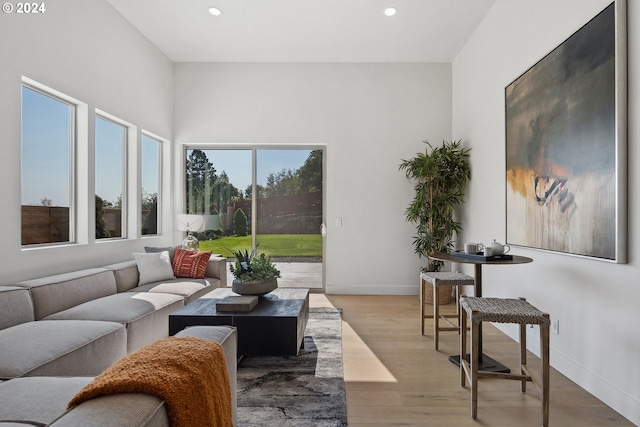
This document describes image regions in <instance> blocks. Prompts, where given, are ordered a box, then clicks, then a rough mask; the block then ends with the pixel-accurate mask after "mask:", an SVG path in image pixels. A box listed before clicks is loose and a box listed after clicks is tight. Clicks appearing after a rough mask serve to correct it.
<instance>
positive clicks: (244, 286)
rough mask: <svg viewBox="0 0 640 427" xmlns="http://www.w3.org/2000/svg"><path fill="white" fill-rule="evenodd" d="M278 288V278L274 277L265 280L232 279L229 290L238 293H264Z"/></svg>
mask: <svg viewBox="0 0 640 427" xmlns="http://www.w3.org/2000/svg"><path fill="white" fill-rule="evenodd" d="M277 288H278V279H276V278H274V279H271V280H269V281H267V282H241V281H239V280H237V279H234V281H233V283H232V284H231V290H232V291H233V292H235V293H236V294H240V295H257V296H261V295H265V294H268V293H269V292H271V291H273V290H275V289H277Z"/></svg>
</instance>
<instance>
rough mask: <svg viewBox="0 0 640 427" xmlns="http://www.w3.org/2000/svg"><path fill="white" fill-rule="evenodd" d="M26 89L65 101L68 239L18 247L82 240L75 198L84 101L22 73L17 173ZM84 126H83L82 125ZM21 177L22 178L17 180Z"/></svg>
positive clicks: (21, 142)
mask: <svg viewBox="0 0 640 427" xmlns="http://www.w3.org/2000/svg"><path fill="white" fill-rule="evenodd" d="M24 89H29V90H31V91H33V92H35V93H37V94H39V95H41V96H44V97H47V98H51V99H53V100H55V101H58V102H60V103H62V104H65V105H67V106H69V107H70V114H69V123H68V126H69V145H68V147H69V153H68V156H69V182H68V191H69V208H68V209H69V230H68V231H69V239H68V240H65V241H59V242H44V243H32V244H23V243H22V239H21V241H20V246H21V248H22V249H23V250H24V249H32V248H41V247H53V246H65V245H73V244H78V243H80V242H81V241H82V240H84V239H82V237H83V236H85V235H84V234H83V233H81V232H79V225H78V223H79V213H78V206H79V205H80V202H79V200H78V196H77V194H78V182H77V181H78V173H79V171H78V169H79V168H78V165H77V161H76V160H77V158H78V155H79V153H78V151H79V141H80V140H81V138H80V132H81V129H80V126H81V125H80V123H81V117H82V116H83V115H86V104H84V103H82V102H80V101H79V100H77V99H75V98H73V97H71V96H69V95H66V94H64V93H62V92H60V91H57V90H55V89H52V88H50V87H48V86H46V85H43V84H41V83H39V82H37V81H35V80H32V79H29V78H27V77H24V76H23V77H22V81H21V85H20V90H21V95H20V96H21V106H20V126H21V135H20V150H21V156H20V175H21V177H22V174H23V172H24V167H23V166H24V165H23V156H22V149H23V145H24V130H23V127H24V98H23V90H24ZM83 113H84V114H83ZM85 128H86V126H85ZM21 181H22V180H21ZM20 191H21V193H22V182H21V184H20ZM22 202H23V201H22V195H21V197H20V205H21V206H22ZM22 227H23V223H22V214H21V215H20V230H21V233H22Z"/></svg>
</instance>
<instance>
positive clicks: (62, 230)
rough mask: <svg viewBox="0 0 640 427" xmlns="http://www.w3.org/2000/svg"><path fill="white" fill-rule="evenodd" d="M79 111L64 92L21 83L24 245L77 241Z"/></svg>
mask: <svg viewBox="0 0 640 427" xmlns="http://www.w3.org/2000/svg"><path fill="white" fill-rule="evenodd" d="M52 92H53V91H52ZM75 110H76V106H75V105H74V104H72V103H71V102H69V101H66V100H64V99H63V98H62V97H60V96H56V95H53V94H52V93H47V91H45V90H41V89H39V88H37V89H36V88H35V87H31V86H27V85H23V86H22V160H21V167H22V168H21V175H22V181H21V184H22V188H21V190H22V215H21V221H22V228H21V230H22V245H35V244H47V243H60V242H73V241H74V240H75V236H74V233H73V230H74V211H73V208H74V198H73V194H74V181H73V177H74V161H73V159H74V155H75V149H74V148H75V115H76V112H75Z"/></svg>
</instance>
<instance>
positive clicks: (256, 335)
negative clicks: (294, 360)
mask: <svg viewBox="0 0 640 427" xmlns="http://www.w3.org/2000/svg"><path fill="white" fill-rule="evenodd" d="M230 295H237V294H235V293H234V292H232V291H231V289H230V288H218V289H214V290H213V291H211V292H209V293H208V294H205V295H203V296H202V297H200V298H198V299H197V300H195V301H193V302H191V303H190V304H189V305H186V306H184V307H182V308H181V309H179V310H177V311H175V312H173V313H171V314H169V335H175V334H176V333H178V332H179V331H181V330H183V329H185V328H187V327H189V326H196V325H231V326H235V327H236V328H237V330H238V355H240V356H284V355H294V356H295V355H298V353H299V351H300V348H301V347H302V344H303V342H304V330H305V328H306V327H307V321H308V320H309V289H287V288H278V289H276V290H275V291H273V292H270V293H268V294H267V295H264V296H261V297H260V298H259V301H258V304H257V305H256V306H255V307H254V308H253V310H251V311H249V312H217V311H216V302H217V301H219V300H221V299H222V298H225V297H227V296H230Z"/></svg>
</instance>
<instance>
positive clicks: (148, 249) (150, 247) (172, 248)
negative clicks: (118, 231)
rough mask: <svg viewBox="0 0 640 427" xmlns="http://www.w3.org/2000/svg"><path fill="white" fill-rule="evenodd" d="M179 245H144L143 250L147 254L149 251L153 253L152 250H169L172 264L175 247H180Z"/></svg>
mask: <svg viewBox="0 0 640 427" xmlns="http://www.w3.org/2000/svg"><path fill="white" fill-rule="evenodd" d="M180 247H181V246H180V245H178V246H163V247H161V246H145V247H144V251H145V252H146V253H148V254H150V253H154V252H164V251H167V252H169V260H170V261H171V263H172V264H173V257H174V256H175V255H176V249H178V248H180Z"/></svg>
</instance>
